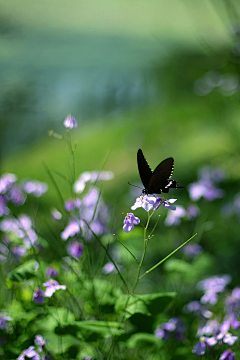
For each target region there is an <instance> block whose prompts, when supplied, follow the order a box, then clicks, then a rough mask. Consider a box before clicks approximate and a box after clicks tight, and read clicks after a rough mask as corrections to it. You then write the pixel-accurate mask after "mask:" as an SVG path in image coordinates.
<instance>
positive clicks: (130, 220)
mask: <svg viewBox="0 0 240 360" xmlns="http://www.w3.org/2000/svg"><path fill="white" fill-rule="evenodd" d="M139 223H140V219H139V218H138V217H136V216H134V214H133V213H128V214H127V216H126V217H125V219H124V221H123V224H124V225H123V230H124V231H125V232H130V231H132V230H133V229H134V225H138V224H139Z"/></svg>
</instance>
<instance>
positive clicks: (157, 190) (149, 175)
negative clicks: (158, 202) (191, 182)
mask: <svg viewBox="0 0 240 360" xmlns="http://www.w3.org/2000/svg"><path fill="white" fill-rule="evenodd" d="M137 163H138V171H139V175H140V178H141V180H142V183H143V186H144V190H143V193H144V194H161V192H163V193H168V192H169V189H170V188H174V189H177V188H180V187H182V186H178V182H177V181H176V180H170V179H171V176H172V174H173V169H174V160H173V158H172V157H170V158H167V159H165V160H163V161H162V162H161V163H160V164H159V165H158V166H157V167H156V169H155V170H154V171H152V170H151V168H150V166H149V165H148V163H147V160H146V159H145V157H144V155H143V152H142V150H141V149H139V150H138V152H137Z"/></svg>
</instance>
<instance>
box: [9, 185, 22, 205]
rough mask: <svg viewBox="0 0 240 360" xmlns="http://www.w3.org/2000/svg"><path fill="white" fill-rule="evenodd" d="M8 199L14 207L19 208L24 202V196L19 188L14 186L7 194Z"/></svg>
mask: <svg viewBox="0 0 240 360" xmlns="http://www.w3.org/2000/svg"><path fill="white" fill-rule="evenodd" d="M8 194H9V198H10V200H11V201H12V203H13V204H14V205H16V206H21V205H22V204H24V202H25V200H26V195H25V194H24V193H23V192H22V190H21V189H20V187H19V186H16V185H14V186H13V187H11V189H10V190H9V192H8Z"/></svg>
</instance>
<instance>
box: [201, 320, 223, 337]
mask: <svg viewBox="0 0 240 360" xmlns="http://www.w3.org/2000/svg"><path fill="white" fill-rule="evenodd" d="M219 330H220V324H219V322H218V321H216V320H208V321H207V323H206V324H205V325H204V326H201V327H200V328H199V329H198V332H197V336H203V335H207V336H210V335H212V336H216V335H217V334H218V333H219Z"/></svg>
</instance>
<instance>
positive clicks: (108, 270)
mask: <svg viewBox="0 0 240 360" xmlns="http://www.w3.org/2000/svg"><path fill="white" fill-rule="evenodd" d="M116 266H117V268H118V270H119V271H123V267H122V266H121V265H118V264H116ZM102 272H103V273H104V274H112V273H116V272H117V270H116V268H115V266H114V264H113V263H112V262H108V263H106V264H105V265H104V267H103V268H102Z"/></svg>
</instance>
